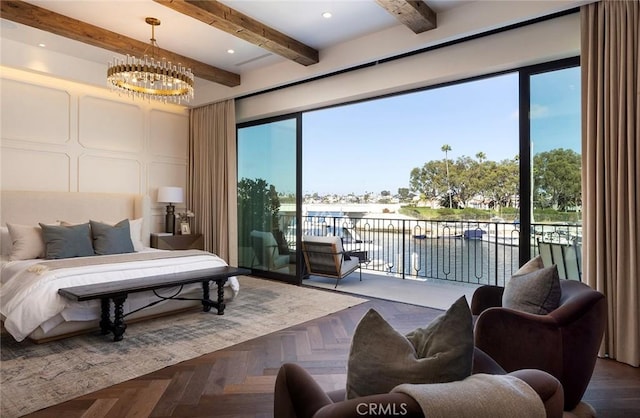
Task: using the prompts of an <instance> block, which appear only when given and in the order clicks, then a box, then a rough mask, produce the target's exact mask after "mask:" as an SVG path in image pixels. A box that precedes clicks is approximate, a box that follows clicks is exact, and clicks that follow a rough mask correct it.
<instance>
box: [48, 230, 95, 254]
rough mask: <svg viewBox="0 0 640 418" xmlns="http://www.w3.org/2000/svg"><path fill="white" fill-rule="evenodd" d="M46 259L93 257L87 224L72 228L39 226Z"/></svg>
mask: <svg viewBox="0 0 640 418" xmlns="http://www.w3.org/2000/svg"><path fill="white" fill-rule="evenodd" d="M40 228H42V238H43V240H44V247H45V250H44V257H45V258H47V259H56V258H71V257H86V256H90V255H93V246H92V245H91V229H90V226H89V224H88V223H86V224H80V225H72V226H57V225H45V224H42V223H41V224H40Z"/></svg>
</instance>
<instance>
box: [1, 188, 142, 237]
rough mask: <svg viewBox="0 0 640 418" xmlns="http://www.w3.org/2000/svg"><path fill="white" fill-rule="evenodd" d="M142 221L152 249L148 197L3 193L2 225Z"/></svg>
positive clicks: (117, 194)
mask: <svg viewBox="0 0 640 418" xmlns="http://www.w3.org/2000/svg"><path fill="white" fill-rule="evenodd" d="M125 218H128V219H137V218H143V222H142V237H143V243H144V244H145V245H146V246H149V239H150V235H149V232H150V224H151V203H150V199H149V196H146V195H137V194H120V193H81V192H38V191H5V190H3V191H0V225H5V224H6V223H7V222H11V223H17V224H23V225H37V224H38V222H42V223H55V222H57V221H67V222H71V223H80V222H87V221H89V220H90V219H91V220H95V221H101V222H116V221H119V220H122V219H125Z"/></svg>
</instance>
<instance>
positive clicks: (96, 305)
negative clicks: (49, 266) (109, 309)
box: [0, 250, 239, 341]
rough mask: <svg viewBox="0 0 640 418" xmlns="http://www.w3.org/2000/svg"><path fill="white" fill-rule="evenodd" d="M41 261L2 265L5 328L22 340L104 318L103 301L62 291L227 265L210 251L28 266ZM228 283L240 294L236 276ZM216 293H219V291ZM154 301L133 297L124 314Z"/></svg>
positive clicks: (167, 291)
mask: <svg viewBox="0 0 640 418" xmlns="http://www.w3.org/2000/svg"><path fill="white" fill-rule="evenodd" d="M146 251H161V250H146ZM98 257H109V256H98ZM42 261H43V260H25V261H12V262H9V263H6V264H5V265H3V267H2V277H1V282H2V287H0V314H2V318H3V319H4V327H5V329H6V330H7V331H8V332H9V333H10V334H11V335H12V336H13V337H14V338H15V339H16V340H17V341H22V340H23V339H24V338H26V337H27V336H28V335H29V334H31V333H32V332H33V331H34V330H36V329H37V328H38V327H41V328H42V329H43V331H44V332H47V331H48V330H50V329H51V328H53V327H55V326H56V325H58V324H60V323H61V322H63V321H92V320H96V319H99V318H100V301H99V300H95V301H89V302H73V301H70V300H68V299H66V298H64V297H62V296H60V295H58V289H61V288H64V287H70V286H81V285H85V284H93V283H103V282H111V281H118V280H127V279H135V278H139V277H145V276H155V275H159V274H168V273H178V272H183V271H191V270H198V269H204V268H211V267H219V266H226V265H227V263H226V262H225V261H224V260H223V259H221V258H220V257H218V256H217V255H215V254H211V253H207V254H202V255H192V256H188V257H177V258H166V259H156V260H145V261H132V262H123V263H115V264H101V265H92V266H83V267H74V268H61V269H56V270H48V271H39V272H38V271H30V270H37V269H33V268H32V269H29V267H30V266H32V265H34V264H37V263H40V262H42ZM226 286H228V287H229V288H230V289H232V291H233V293H232V296H235V294H237V293H238V290H239V284H238V280H237V278H235V277H231V278H229V280H228V281H227V283H226ZM214 287H215V285H214ZM178 289H179V288H174V289H170V288H167V289H161V290H160V291H158V293H159V294H162V295H164V296H169V295H174V294H175V293H176V291H177V290H178ZM195 289H202V286H201V285H200V284H199V283H196V284H194V285H189V286H184V288H183V289H182V293H185V292H188V291H191V290H195ZM212 291H213V296H215V289H212ZM200 295H201V293H200ZM153 300H158V298H157V297H155V296H154V295H153V293H151V292H144V293H138V294H134V295H130V296H129V297H128V298H127V300H126V302H125V304H124V309H125V313H127V312H130V311H132V310H135V309H137V308H139V307H142V306H144V305H146V304H148V303H149V302H150V301H153Z"/></svg>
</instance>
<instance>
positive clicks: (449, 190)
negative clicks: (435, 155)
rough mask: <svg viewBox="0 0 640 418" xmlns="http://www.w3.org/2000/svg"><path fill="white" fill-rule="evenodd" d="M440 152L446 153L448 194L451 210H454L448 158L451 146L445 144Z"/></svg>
mask: <svg viewBox="0 0 640 418" xmlns="http://www.w3.org/2000/svg"><path fill="white" fill-rule="evenodd" d="M440 150H441V151H443V152H444V165H445V167H446V170H447V193H448V194H449V208H450V209H453V205H452V203H451V185H450V184H449V158H448V152H449V151H451V145H449V144H444V145H443V146H442V148H440Z"/></svg>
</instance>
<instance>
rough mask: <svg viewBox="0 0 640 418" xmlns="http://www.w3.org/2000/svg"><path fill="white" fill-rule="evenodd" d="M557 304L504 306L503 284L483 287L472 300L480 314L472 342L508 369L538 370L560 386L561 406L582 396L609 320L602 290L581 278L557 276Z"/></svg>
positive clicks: (473, 308)
mask: <svg viewBox="0 0 640 418" xmlns="http://www.w3.org/2000/svg"><path fill="white" fill-rule="evenodd" d="M560 287H561V289H562V296H561V299H560V306H559V307H558V308H557V309H555V310H554V311H552V312H551V313H549V314H547V315H533V314H529V313H524V312H520V311H515V310H512V309H507V308H502V307H501V304H502V294H503V291H504V288H502V287H497V286H482V287H480V288H478V289H477V290H476V292H475V293H474V295H473V298H472V301H471V312H472V314H474V315H478V317H477V320H476V325H475V331H474V336H475V344H476V347H478V348H480V349H481V350H483V351H484V352H486V353H487V354H488V355H489V356H490V357H491V358H493V359H494V360H495V361H496V362H497V363H498V364H499V365H500V366H502V367H503V368H504V369H505V370H506V371H507V372H510V371H514V370H519V369H529V368H531V369H540V370H544V371H546V372H548V373H550V374H551V375H553V376H555V377H556V378H557V379H558V380H559V381H560V382H561V383H562V386H563V388H564V409H565V410H566V411H570V410H573V409H574V408H575V407H576V406H577V405H578V403H579V402H580V400H581V399H582V396H583V395H584V392H585V390H586V388H587V385H588V384H589V380H590V379H591V375H592V374H593V368H594V366H595V363H596V358H597V354H598V350H599V348H600V343H601V341H602V336H603V334H604V329H605V324H606V320H607V305H606V299H605V297H604V295H603V294H602V293H600V292H598V291H596V290H593V289H592V288H590V287H589V286H587V285H586V284H584V283H580V282H577V281H573V280H560Z"/></svg>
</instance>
